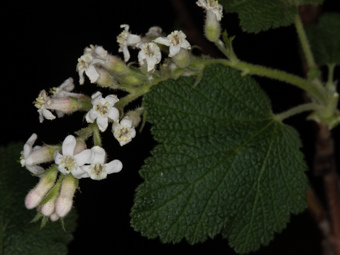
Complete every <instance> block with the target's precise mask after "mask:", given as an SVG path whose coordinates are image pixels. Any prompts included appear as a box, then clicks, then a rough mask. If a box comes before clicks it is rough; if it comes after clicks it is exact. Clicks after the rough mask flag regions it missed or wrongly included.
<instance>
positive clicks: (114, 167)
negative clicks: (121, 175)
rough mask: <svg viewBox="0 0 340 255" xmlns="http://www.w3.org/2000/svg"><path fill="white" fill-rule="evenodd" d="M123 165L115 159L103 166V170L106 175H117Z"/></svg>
mask: <svg viewBox="0 0 340 255" xmlns="http://www.w3.org/2000/svg"><path fill="white" fill-rule="evenodd" d="M122 168H123V164H122V162H121V161H120V160H118V159H115V160H112V161H111V162H109V163H107V164H105V170H106V172H107V173H108V174H112V173H118V172H120V171H121V170H122Z"/></svg>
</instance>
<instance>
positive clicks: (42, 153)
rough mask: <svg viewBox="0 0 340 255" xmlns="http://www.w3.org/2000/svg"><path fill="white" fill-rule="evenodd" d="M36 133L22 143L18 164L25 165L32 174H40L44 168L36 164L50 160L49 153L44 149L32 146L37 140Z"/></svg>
mask: <svg viewBox="0 0 340 255" xmlns="http://www.w3.org/2000/svg"><path fill="white" fill-rule="evenodd" d="M37 138H38V136H37V134H32V135H31V136H30V138H29V139H28V140H27V142H26V143H25V145H24V149H23V151H22V152H21V156H20V164H21V166H22V167H26V168H27V169H28V170H29V171H30V172H31V173H33V174H41V173H43V172H44V171H45V169H44V168H43V167H41V166H38V164H39V163H44V162H48V161H50V160H51V158H50V155H49V153H48V152H47V153H46V150H45V149H42V147H40V146H34V147H33V145H34V143H35V141H36V140H37Z"/></svg>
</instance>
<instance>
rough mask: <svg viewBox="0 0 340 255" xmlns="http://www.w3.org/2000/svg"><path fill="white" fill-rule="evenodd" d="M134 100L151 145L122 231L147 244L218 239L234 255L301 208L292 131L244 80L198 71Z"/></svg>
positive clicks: (299, 165)
mask: <svg viewBox="0 0 340 255" xmlns="http://www.w3.org/2000/svg"><path fill="white" fill-rule="evenodd" d="M194 82H195V81H194V79H193V78H190V77H183V78H180V79H179V80H177V81H173V80H169V81H166V82H163V83H162V84H159V85H157V87H154V88H153V89H152V91H151V92H150V93H148V94H147V95H146V96H145V98H144V106H145V107H146V110H147V118H148V121H149V122H151V123H152V124H153V128H152V130H151V131H152V134H153V135H154V138H155V139H156V140H157V141H158V142H159V144H158V145H157V146H156V147H155V148H154V149H153V151H152V156H151V157H149V158H148V159H147V160H146V161H145V164H144V166H143V167H142V169H141V171H140V175H141V176H142V178H143V179H144V182H143V183H142V184H141V185H140V186H139V187H138V188H137V190H136V196H135V204H134V206H133V208H132V212H131V217H132V219H131V224H132V226H133V227H134V228H135V230H136V231H140V232H141V234H142V235H143V236H147V237H149V238H156V237H159V238H160V239H161V241H163V242H167V243H169V242H170V243H177V242H179V241H181V240H182V239H186V240H187V241H188V242H189V243H191V244H194V243H197V242H203V241H205V240H206V239H207V238H208V237H210V238H213V237H215V236H216V235H217V234H222V235H223V236H224V237H226V238H228V239H229V243H230V245H231V246H232V247H234V249H235V250H236V251H237V252H239V253H248V252H250V251H254V250H257V249H258V248H259V247H260V246H261V245H266V244H268V243H269V242H270V241H271V240H272V239H273V236H274V233H275V232H280V231H281V230H282V229H283V228H284V227H285V226H286V224H287V222H288V221H289V217H290V213H299V212H301V211H302V210H303V209H304V208H305V207H306V198H305V192H306V189H307V179H306V176H305V174H304V170H305V169H306V167H305V164H304V161H303V156H302V154H301V152H300V151H299V148H300V146H301V144H300V140H299V137H298V134H297V133H296V131H295V130H294V129H293V128H291V127H289V126H287V125H284V124H282V123H281V122H278V121H276V120H275V119H274V117H273V114H272V113H271V105H270V101H269V99H268V98H267V96H266V95H265V94H264V92H263V91H262V90H261V89H260V87H259V86H258V85H257V83H256V82H255V81H254V80H253V79H252V78H250V77H241V76H240V74H239V73H238V72H236V71H233V70H231V69H228V68H226V67H223V66H210V67H207V68H206V70H205V73H204V77H203V79H202V80H201V82H200V83H199V85H198V86H197V87H195V88H193V87H192V85H193V84H194Z"/></svg>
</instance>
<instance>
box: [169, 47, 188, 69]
mask: <svg viewBox="0 0 340 255" xmlns="http://www.w3.org/2000/svg"><path fill="white" fill-rule="evenodd" d="M172 60H173V61H174V62H175V64H176V65H177V66H178V67H181V68H185V67H187V66H188V65H189V64H190V54H189V52H188V50H186V49H183V48H181V49H180V51H179V52H178V53H177V54H176V55H175V56H173V57H172Z"/></svg>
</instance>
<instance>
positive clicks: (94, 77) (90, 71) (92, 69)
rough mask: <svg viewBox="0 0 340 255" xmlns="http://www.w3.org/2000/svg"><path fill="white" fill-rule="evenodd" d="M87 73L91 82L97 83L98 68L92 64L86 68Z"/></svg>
mask: <svg viewBox="0 0 340 255" xmlns="http://www.w3.org/2000/svg"><path fill="white" fill-rule="evenodd" d="M85 73H86V75H87V77H89V79H90V82H91V83H95V82H96V81H97V80H98V78H99V73H98V72H97V70H96V68H95V67H94V66H93V65H90V66H89V67H88V68H87V69H86V70H85Z"/></svg>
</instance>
